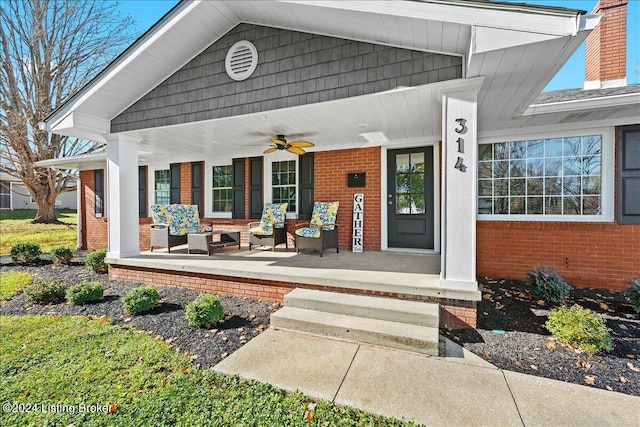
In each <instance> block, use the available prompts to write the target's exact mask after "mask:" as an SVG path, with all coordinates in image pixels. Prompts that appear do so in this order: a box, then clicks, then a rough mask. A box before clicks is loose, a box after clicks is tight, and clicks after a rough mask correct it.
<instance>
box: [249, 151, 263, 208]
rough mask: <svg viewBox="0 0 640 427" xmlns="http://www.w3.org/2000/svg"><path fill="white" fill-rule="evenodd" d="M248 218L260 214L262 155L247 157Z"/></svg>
mask: <svg viewBox="0 0 640 427" xmlns="http://www.w3.org/2000/svg"><path fill="white" fill-rule="evenodd" d="M249 168H250V169H249V218H252V219H255V218H260V216H261V215H262V157H251V158H250V159H249Z"/></svg>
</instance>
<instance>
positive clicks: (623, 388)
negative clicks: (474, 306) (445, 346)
mask: <svg viewBox="0 0 640 427" xmlns="http://www.w3.org/2000/svg"><path fill="white" fill-rule="evenodd" d="M480 290H481V291H482V296H483V298H482V301H480V302H479V303H478V328H477V329H475V330H453V331H445V334H446V335H447V337H448V338H449V339H452V340H453V341H455V342H457V343H458V344H461V345H463V346H464V347H465V348H467V349H468V350H470V351H472V352H473V353H475V354H477V355H479V356H480V357H483V358H484V359H486V360H487V361H488V362H490V363H492V364H494V365H495V366H497V367H499V368H501V369H506V370H510V371H516V372H522V373H525V374H529V375H537V376H541V377H546V378H553V379H557V380H561V381H567V382H572V383H576V384H582V385H585V386H591V387H598V388H603V389H607V390H612V391H617V392H621V393H626V394H630V395H635V396H640V315H638V314H637V313H635V311H634V310H633V307H632V306H631V304H630V303H629V302H628V301H627V300H626V298H625V297H624V295H623V294H622V292H620V291H618V292H615V291H608V290H604V289H592V288H575V289H574V290H573V291H571V294H570V295H569V297H568V298H567V299H566V301H565V304H566V305H567V306H572V305H573V304H579V305H581V306H583V307H585V308H588V309H590V310H593V311H595V312H597V313H600V314H602V315H603V316H604V317H605V319H606V323H607V326H608V327H609V328H610V329H611V336H612V338H613V345H614V348H613V350H612V352H610V353H598V354H595V355H593V356H588V355H586V354H583V353H580V352H577V351H576V350H574V349H571V348H568V347H565V346H563V345H562V344H560V343H559V342H558V341H556V340H555V339H554V338H553V337H552V336H551V334H550V333H549V331H548V330H547V329H546V328H545V326H544V324H545V322H546V321H547V315H548V313H549V310H551V309H553V308H556V307H558V306H560V304H554V305H550V304H545V303H544V302H543V301H540V300H538V299H537V298H533V297H532V296H531V294H530V293H529V292H528V291H527V289H526V286H525V284H524V283H523V282H518V281H509V280H496V279H488V278H484V279H481V280H480Z"/></svg>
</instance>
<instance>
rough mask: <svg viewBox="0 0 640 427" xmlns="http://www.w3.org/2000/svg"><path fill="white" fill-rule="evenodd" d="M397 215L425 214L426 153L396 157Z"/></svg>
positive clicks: (398, 155)
mask: <svg viewBox="0 0 640 427" xmlns="http://www.w3.org/2000/svg"><path fill="white" fill-rule="evenodd" d="M395 193H396V213H397V214H424V213H425V186H424V152H420V153H404V154H397V155H396V191H395Z"/></svg>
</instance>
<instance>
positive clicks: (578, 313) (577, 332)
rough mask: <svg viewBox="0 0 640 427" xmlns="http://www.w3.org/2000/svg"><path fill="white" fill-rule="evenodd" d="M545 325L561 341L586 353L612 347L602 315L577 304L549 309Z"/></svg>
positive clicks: (593, 352)
mask: <svg viewBox="0 0 640 427" xmlns="http://www.w3.org/2000/svg"><path fill="white" fill-rule="evenodd" d="M545 326H546V327H547V329H548V330H549V332H551V333H552V334H553V336H554V337H556V338H557V339H559V340H560V341H561V342H563V343H565V344H567V345H569V346H571V347H573V348H578V349H580V350H581V351H583V352H585V353H587V354H595V353H597V352H599V351H601V350H604V351H611V349H612V348H613V343H612V341H611V334H610V332H609V328H607V325H606V324H605V322H604V319H603V318H602V316H601V315H599V314H597V313H594V312H593V311H591V310H589V309H586V308H583V307H581V306H579V305H578V304H576V305H574V306H573V307H571V308H567V307H566V306H562V307H560V308H556V309H554V310H551V312H550V313H549V320H547V322H546V323H545Z"/></svg>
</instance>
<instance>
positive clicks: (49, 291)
mask: <svg viewBox="0 0 640 427" xmlns="http://www.w3.org/2000/svg"><path fill="white" fill-rule="evenodd" d="M24 294H25V296H26V297H27V301H29V302H30V303H32V304H42V305H45V304H53V303H57V302H61V301H63V300H64V283H62V282H61V281H59V280H50V281H48V282H45V281H42V280H39V281H36V282H32V283H31V284H29V285H27V286H25V288H24Z"/></svg>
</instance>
